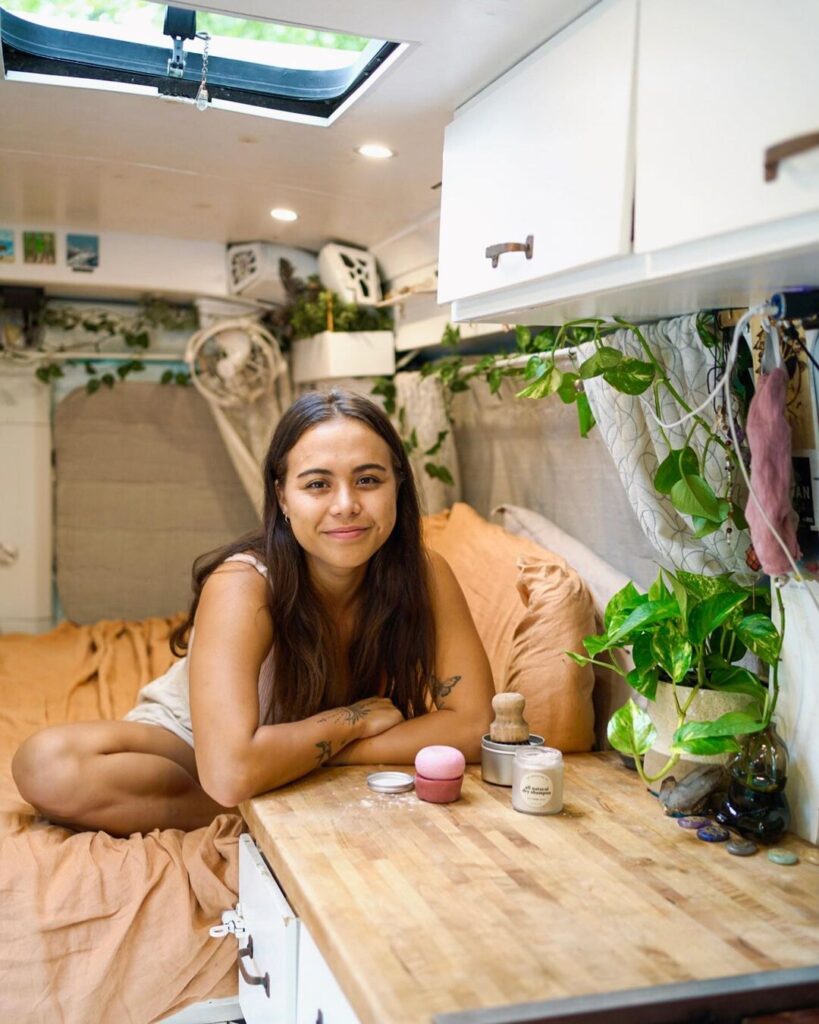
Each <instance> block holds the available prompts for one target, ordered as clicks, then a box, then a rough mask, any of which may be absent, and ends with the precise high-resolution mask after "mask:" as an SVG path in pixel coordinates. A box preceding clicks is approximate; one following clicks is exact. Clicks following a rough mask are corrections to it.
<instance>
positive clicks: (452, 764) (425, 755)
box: [415, 746, 466, 780]
mask: <svg viewBox="0 0 819 1024" xmlns="http://www.w3.org/2000/svg"><path fill="white" fill-rule="evenodd" d="M465 768H466V758H465V757H464V755H463V754H462V753H461V752H460V750H457V749H456V748H455V747H444V746H432V747H423V748H422V749H421V750H419V751H418V753H417V754H416V756H415V770H416V772H418V774H419V775H420V776H423V778H425V779H428V780H429V779H462V778H463V774H464V769H465Z"/></svg>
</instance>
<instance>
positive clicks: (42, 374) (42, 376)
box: [34, 366, 51, 384]
mask: <svg viewBox="0 0 819 1024" xmlns="http://www.w3.org/2000/svg"><path fill="white" fill-rule="evenodd" d="M34 376H35V377H36V378H37V380H41V381H42V382H43V384H49V383H50V382H51V374H50V373H49V372H48V367H47V366H38V367H37V369H36V370H35V371H34Z"/></svg>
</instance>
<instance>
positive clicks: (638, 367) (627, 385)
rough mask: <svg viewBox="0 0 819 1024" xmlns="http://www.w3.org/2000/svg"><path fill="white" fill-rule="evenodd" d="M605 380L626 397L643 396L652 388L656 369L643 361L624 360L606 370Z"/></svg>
mask: <svg viewBox="0 0 819 1024" xmlns="http://www.w3.org/2000/svg"><path fill="white" fill-rule="evenodd" d="M614 351H616V350H614ZM581 373H582V367H581ZM603 380H605V381H606V383H607V384H611V386H612V387H613V388H614V389H615V390H616V391H621V392H622V393H623V394H625V395H641V394H642V393H643V392H644V391H645V390H646V389H647V388H650V387H651V382H652V381H653V380H654V367H653V366H652V365H651V363H647V362H645V361H644V360H642V359H624V360H623V361H622V362H621V363H619V364H618V365H617V366H615V367H614V368H613V369H611V370H606V371H605V373H604V374H603Z"/></svg>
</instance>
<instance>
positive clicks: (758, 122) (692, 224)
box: [634, 0, 819, 252]
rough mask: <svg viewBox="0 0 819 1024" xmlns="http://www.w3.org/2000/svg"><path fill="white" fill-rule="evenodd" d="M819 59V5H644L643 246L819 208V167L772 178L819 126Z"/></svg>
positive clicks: (639, 223)
mask: <svg viewBox="0 0 819 1024" xmlns="http://www.w3.org/2000/svg"><path fill="white" fill-rule="evenodd" d="M817 54H819V4H817V3H816V0H779V2H778V3H776V4H773V3H771V2H770V0H719V2H718V3H715V2H714V0H686V2H685V3H680V2H679V0H642V3H641V8H640V57H639V63H638V85H637V182H636V211H635V213H636V216H635V242H634V247H635V250H636V251H637V252H651V251H654V250H658V249H663V248H665V247H667V246H671V245H677V244H679V243H682V242H688V241H692V240H694V239H699V238H707V237H710V236H714V235H717V234H720V233H722V232H727V231H734V230H737V229H742V228H747V227H751V226H756V225H761V224H765V223H767V222H770V221H773V220H777V219H780V218H784V217H791V216H793V215H795V214H800V213H805V212H808V211H815V210H819V174H817V173H813V174H812V175H804V176H802V178H801V180H799V178H798V177H797V173H796V172H797V170H798V164H797V162H796V161H792V162H791V165H790V166H791V167H792V168H793V172H794V174H793V175H791V173H789V170H788V164H784V165H783V166H782V168H781V170H780V172H779V174H778V176H777V178H776V179H775V180H774V181H767V182H766V181H765V174H764V154H765V150H766V149H767V148H768V147H769V146H773V145H776V144H778V143H780V142H783V141H785V140H786V139H790V138H793V137H794V136H801V135H806V134H809V133H813V132H819V60H817ZM813 155H814V158H815V157H816V153H815V152H814V154H813ZM803 159H804V158H803Z"/></svg>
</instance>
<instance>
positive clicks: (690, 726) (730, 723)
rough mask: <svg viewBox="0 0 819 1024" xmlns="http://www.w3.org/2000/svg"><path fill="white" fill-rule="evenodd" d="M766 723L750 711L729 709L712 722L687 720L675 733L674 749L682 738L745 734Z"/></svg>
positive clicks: (757, 730)
mask: <svg viewBox="0 0 819 1024" xmlns="http://www.w3.org/2000/svg"><path fill="white" fill-rule="evenodd" d="M764 725H765V723H764V722H762V721H761V720H760V719H759V718H757V716H756V715H753V714H751V713H750V712H748V711H729V712H728V713H727V714H725V715H720V717H719V718H715V719H713V720H712V721H710V722H686V723H685V725H681V726H680V727H679V729H677V731H676V732H675V733H674V738H673V740H672V744H673V745H672V748H671V749H672V750H674V746H675V745H676V744H677V743H678V742H680V741H682V740H692V739H702V738H704V737H707V736H744V735H746V734H747V733H751V732H759V730H760V729H762V728H764Z"/></svg>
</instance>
